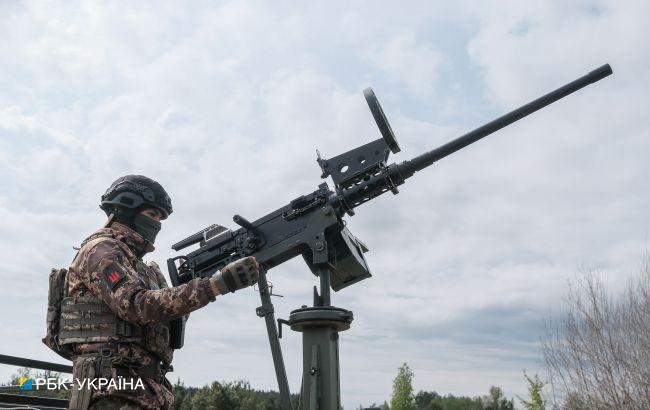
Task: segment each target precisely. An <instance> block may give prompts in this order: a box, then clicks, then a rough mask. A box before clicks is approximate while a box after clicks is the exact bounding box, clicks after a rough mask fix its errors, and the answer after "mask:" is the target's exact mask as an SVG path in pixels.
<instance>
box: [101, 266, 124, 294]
mask: <svg viewBox="0 0 650 410" xmlns="http://www.w3.org/2000/svg"><path fill="white" fill-rule="evenodd" d="M104 278H105V279H106V282H107V283H108V287H109V288H110V289H111V290H114V289H115V287H116V286H117V285H118V284H119V283H120V282H122V281H123V280H124V279H125V278H126V273H124V272H122V271H120V270H117V269H114V268H111V267H108V268H106V270H105V271H104Z"/></svg>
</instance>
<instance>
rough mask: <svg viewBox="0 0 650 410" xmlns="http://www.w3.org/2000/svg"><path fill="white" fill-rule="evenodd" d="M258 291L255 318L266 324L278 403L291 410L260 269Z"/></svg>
mask: <svg viewBox="0 0 650 410" xmlns="http://www.w3.org/2000/svg"><path fill="white" fill-rule="evenodd" d="M257 284H258V286H259V290H260V298H261V299H262V306H260V307H258V308H257V309H256V313H257V316H259V317H263V318H264V321H265V322H266V332H267V333H268V336H269V344H270V345H271V355H272V356H273V365H274V367H275V376H276V378H277V379H278V388H279V390H280V403H281V405H282V409H283V410H293V409H292V406H291V393H290V392H289V382H288V381H287V371H286V369H285V367H284V359H283V357H282V348H281V347H280V339H279V338H278V329H277V327H276V323H275V310H274V308H273V303H272V302H271V294H270V291H269V284H268V282H267V280H266V270H265V269H261V268H260V276H259V279H258V282H257Z"/></svg>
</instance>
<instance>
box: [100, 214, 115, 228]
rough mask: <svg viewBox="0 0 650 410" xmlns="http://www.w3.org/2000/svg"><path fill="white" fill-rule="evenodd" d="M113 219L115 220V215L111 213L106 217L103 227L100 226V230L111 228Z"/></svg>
mask: <svg viewBox="0 0 650 410" xmlns="http://www.w3.org/2000/svg"><path fill="white" fill-rule="evenodd" d="M114 218H115V214H114V213H113V212H111V213H110V215H108V219H107V220H106V223H105V224H104V226H102V228H108V227H109V226H111V223H113V219H114Z"/></svg>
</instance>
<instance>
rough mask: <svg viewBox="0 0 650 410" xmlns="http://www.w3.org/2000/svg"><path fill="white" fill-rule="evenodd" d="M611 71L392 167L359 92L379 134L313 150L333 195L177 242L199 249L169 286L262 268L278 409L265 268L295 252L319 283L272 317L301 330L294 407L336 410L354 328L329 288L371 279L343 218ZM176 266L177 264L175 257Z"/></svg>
mask: <svg viewBox="0 0 650 410" xmlns="http://www.w3.org/2000/svg"><path fill="white" fill-rule="evenodd" d="M610 74H612V69H611V67H610V66H609V65H608V64H605V65H603V66H601V67H599V68H597V69H595V70H593V71H591V72H589V73H588V74H587V75H585V76H583V77H580V78H578V79H577V80H575V81H572V82H570V83H568V84H566V85H564V86H562V87H560V88H558V89H556V90H554V91H552V92H550V93H548V94H546V95H544V96H542V97H540V98H537V99H536V100H533V101H531V102H530V103H528V104H525V105H523V106H521V107H520V108H517V109H515V110H513V111H511V112H509V113H507V114H505V115H503V116H501V117H499V118H497V119H495V120H493V121H490V122H489V123H487V124H485V125H483V126H481V127H479V128H477V129H475V130H473V131H470V132H468V133H467V134H465V135H462V136H460V137H458V138H456V139H454V140H452V141H450V142H448V143H446V144H444V145H442V146H440V147H438V148H436V149H434V150H432V151H429V152H426V153H424V154H421V155H419V156H417V157H415V158H413V159H411V160H407V161H404V162H402V163H400V164H396V163H393V164H388V157H389V155H390V153H391V152H392V153H398V152H399V151H400V147H399V144H398V142H397V139H396V138H395V135H394V134H393V131H392V129H391V127H390V125H389V123H388V120H387V119H386V116H385V115H384V112H383V110H382V108H381V105H380V104H379V101H378V100H377V98H376V96H375V94H374V92H373V91H372V89H370V88H368V89H366V90H364V96H365V98H366V101H367V103H368V106H369V107H370V111H371V113H372V115H373V117H374V119H375V121H376V123H377V126H378V128H379V130H380V133H381V136H382V137H381V138H379V139H377V140H374V141H372V142H369V143H367V144H365V145H362V146H360V147H357V148H354V149H352V150H350V151H347V152H345V153H343V154H340V155H337V156H335V157H333V158H330V159H324V158H322V157H321V155H320V153H318V157H317V162H318V165H319V166H320V168H321V171H322V174H321V178H327V177H330V176H331V177H332V181H333V183H334V187H333V188H334V189H333V190H331V189H330V188H329V187H328V185H327V183H322V184H320V185H319V186H318V189H317V190H315V191H314V192H312V193H309V194H307V195H303V196H300V197H298V198H296V199H294V200H293V201H290V202H289V204H287V205H286V206H284V207H282V208H280V209H277V210H275V211H273V212H271V213H269V214H267V215H265V216H263V217H261V218H259V219H257V220H255V221H253V222H249V221H247V220H246V219H244V218H243V217H241V216H238V215H235V217H234V218H233V221H234V222H235V223H236V224H237V225H239V226H240V228H238V229H236V230H234V231H233V230H228V229H226V228H224V227H222V226H219V225H211V226H210V227H208V228H206V229H204V230H202V231H200V232H198V233H196V234H194V235H191V236H190V237H188V238H186V239H184V240H183V241H180V242H178V243H176V244H175V245H174V246H173V249H174V250H175V251H180V250H182V249H185V248H186V247H188V246H191V245H194V244H197V243H198V244H199V248H198V249H196V250H194V251H192V252H190V253H187V254H186V255H182V256H177V257H174V258H171V259H168V261H167V266H168V269H169V275H170V278H171V281H172V283H173V285H174V286H178V285H179V284H182V283H185V282H187V281H189V280H191V279H193V278H196V277H209V276H211V275H213V274H214V273H215V272H217V271H218V270H219V269H221V268H223V267H224V266H225V265H227V264H229V263H230V262H233V261H235V260H237V259H240V258H242V257H245V256H255V257H256V258H257V260H258V262H259V263H260V266H261V268H262V269H261V273H260V279H259V291H260V296H261V299H262V306H260V307H259V308H257V314H258V316H260V317H264V318H265V321H266V326H267V331H268V336H269V342H270V344H271V351H272V354H273V360H274V364H275V370H276V376H277V378H278V385H279V388H280V393H281V397H282V406H283V408H288V409H290V408H291V403H290V402H289V389H288V383H287V379H286V372H285V369H284V362H283V359H282V353H281V349H280V345H279V341H278V331H277V327H276V323H275V319H274V313H273V312H274V311H273V305H272V303H271V301H270V291H269V287H268V283H267V280H266V272H267V271H268V270H270V269H272V268H274V267H276V266H278V265H280V264H282V263H283V262H286V261H287V260H289V259H292V258H294V257H296V256H299V255H301V256H302V257H303V258H304V260H305V262H306V263H307V266H308V267H309V269H310V270H311V271H312V273H313V274H314V275H316V276H318V277H319V279H320V293H319V292H318V290H317V289H316V287H314V306H313V307H310V308H301V309H297V310H294V311H293V312H291V315H290V318H289V320H288V321H286V320H279V321H278V324H279V325H281V324H287V325H289V326H290V327H291V328H292V329H293V330H295V331H299V332H302V333H303V390H302V395H301V397H302V403H303V404H301V408H304V409H316V408H325V409H338V408H339V407H340V397H339V376H338V332H339V331H343V330H346V329H348V328H349V327H350V323H351V322H352V318H353V316H352V312H350V311H347V310H345V309H340V308H336V307H333V306H331V303H330V302H331V301H330V288H331V289H333V290H335V291H338V290H341V289H343V288H345V287H348V286H350V285H352V284H354V283H356V282H358V281H360V280H363V279H366V278H368V277H370V276H371V273H370V269H369V267H368V264H367V262H366V260H365V257H364V253H365V252H367V251H368V248H367V247H366V246H365V245H364V244H363V242H361V241H360V240H359V239H357V238H356V237H355V236H354V235H352V233H351V232H350V231H349V230H348V229H347V228H346V226H345V221H344V220H343V217H344V215H345V214H347V215H350V216H352V215H354V209H355V208H356V207H358V206H359V205H361V204H363V203H365V202H367V201H369V200H371V199H374V198H376V197H378V196H379V195H381V194H383V193H385V192H388V191H390V192H392V193H393V194H397V193H398V188H397V187H398V186H400V185H402V184H403V183H404V182H405V181H406V179H408V178H410V177H411V176H413V174H415V173H416V172H418V171H421V170H422V169H424V168H426V167H428V166H430V165H432V164H433V163H435V162H436V161H438V160H440V159H442V158H444V157H446V156H448V155H451V154H453V153H454V152H456V151H458V150H460V149H462V148H465V147H466V146H468V145H470V144H473V143H474V142H477V141H478V140H480V139H482V138H484V137H486V136H488V135H490V134H492V133H494V132H495V131H498V130H500V129H501V128H503V127H505V126H507V125H509V124H512V123H513V122H515V121H518V120H520V119H521V118H523V117H525V116H527V115H530V114H532V113H533V112H535V111H537V110H539V109H541V108H543V107H545V106H547V105H549V104H552V103H554V102H555V101H557V100H559V99H561V98H563V97H565V96H567V95H569V94H571V93H573V92H575V91H578V90H580V89H581V88H583V87H586V86H587V85H589V84H592V83H595V82H596V81H599V80H601V79H603V78H605V77H607V76H608V75H610ZM177 260H180V261H181V263H180V266H178V267H177V266H176V261H177Z"/></svg>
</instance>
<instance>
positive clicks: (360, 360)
mask: <svg viewBox="0 0 650 410" xmlns="http://www.w3.org/2000/svg"><path fill="white" fill-rule="evenodd" d="M380 6H381V7H379V6H378V5H376V4H375V3H358V4H355V5H353V6H350V5H347V4H346V6H345V7H342V6H341V7H332V6H329V5H328V6H327V7H325V6H322V5H317V4H303V5H300V6H296V5H289V4H284V3H281V4H279V5H274V7H269V6H267V5H266V4H265V3H235V2H225V3H220V4H218V5H214V4H211V3H205V4H201V5H198V6H196V7H195V8H179V7H178V6H177V4H175V3H172V2H169V3H164V2H163V3H161V4H160V5H159V6H158V7H157V8H156V9H155V10H153V9H151V8H150V6H148V5H146V4H131V3H111V4H103V3H101V4H99V3H97V4H95V3H85V4H83V5H80V4H74V3H71V4H68V3H66V4H65V5H64V4H60V3H51V4H46V5H43V4H41V3H11V4H10V5H7V6H6V9H5V11H6V13H3V15H2V16H0V34H2V35H3V37H4V38H5V39H6V41H5V42H3V44H0V57H1V58H2V61H3V62H4V63H3V66H2V67H1V68H0V74H1V75H0V86H2V87H3V90H4V92H3V94H2V95H0V162H1V163H2V166H1V167H0V178H1V179H2V180H3V182H4V185H3V189H2V192H1V193H0V221H1V223H0V258H2V260H3V261H5V265H6V266H5V268H4V269H3V273H2V279H3V281H4V283H5V284H11V286H4V287H3V288H2V290H0V293H1V294H2V298H1V299H2V302H0V307H3V308H4V310H5V311H11V310H12V309H15V308H16V306H20V307H21V308H22V309H23V310H22V311H21V315H20V317H14V316H11V315H8V316H6V317H4V318H3V319H2V325H3V329H11V333H12V335H20V338H18V337H12V338H9V337H6V338H5V341H6V344H5V348H6V349H7V350H6V351H3V352H2V353H5V354H15V355H24V356H30V357H34V358H38V359H43V360H56V358H55V357H54V356H53V355H50V354H49V353H47V352H46V350H44V348H43V347H42V345H41V343H40V341H39V339H40V337H42V334H41V333H42V330H43V326H42V325H39V323H41V324H42V321H43V316H44V313H43V312H44V303H45V302H44V300H45V299H44V297H45V296H44V295H45V294H46V275H47V273H48V272H49V268H50V267H51V266H64V265H66V264H67V263H69V261H70V260H71V258H72V256H73V255H74V251H73V250H72V248H71V246H72V245H76V244H78V243H79V242H80V241H81V240H82V239H83V238H84V237H85V235H88V234H89V233H90V232H92V230H94V229H95V228H96V227H98V226H100V225H101V224H102V223H103V220H104V216H103V214H102V213H101V211H99V210H98V209H97V205H98V201H99V197H100V195H101V194H102V193H103V191H104V190H105V189H106V187H107V186H108V185H109V184H110V183H111V182H112V181H113V180H114V179H116V178H117V177H118V176H120V175H123V174H126V173H141V174H145V175H149V176H151V177H153V178H155V179H157V180H159V181H160V182H161V183H162V184H163V185H164V186H165V187H166V189H167V190H168V191H169V192H170V194H171V195H172V200H173V202H174V208H175V213H174V215H173V216H172V217H171V218H170V219H169V220H166V221H165V223H164V228H163V231H162V232H161V234H160V235H159V242H158V244H157V250H156V252H154V253H153V254H152V255H151V258H152V259H155V260H158V261H159V262H163V261H164V260H165V259H166V258H167V257H170V256H172V254H171V253H170V251H169V246H170V244H172V243H174V242H176V241H178V240H179V239H181V238H184V237H186V236H187V235H189V234H190V233H193V232H195V231H197V230H199V229H200V228H202V227H204V226H207V225H209V224H211V223H221V224H223V225H227V226H233V223H232V222H231V220H232V219H231V218H232V215H233V214H235V213H239V214H241V215H244V216H245V217H247V218H249V219H256V218H259V217H261V216H262V215H264V214H266V213H268V212H270V211H273V210H274V209H276V208H278V207H280V206H283V205H284V204H286V203H288V202H289V201H290V200H291V199H293V198H295V197H297V196H299V195H302V194H305V193H308V192H311V191H313V190H314V189H315V188H316V186H317V184H318V183H320V182H321V180H320V179H319V178H318V176H319V175H320V170H319V169H318V167H317V164H316V162H315V149H316V148H318V149H319V150H320V151H321V152H322V153H323V155H324V156H325V157H332V156H334V155H337V154H339V153H341V152H344V151H347V150H348V149H351V148H353V147H355V146H358V145H361V144H363V143H366V142H368V141H371V140H372V139H375V138H378V137H379V133H378V131H377V130H376V126H375V124H374V121H373V120H372V117H371V116H370V114H369V112H368V109H367V107H366V105H365V102H364V100H363V97H362V94H361V90H362V89H363V88H365V87H366V86H368V85H372V86H373V87H375V91H376V92H377V95H378V96H379V98H380V100H381V102H382V105H383V107H384V110H385V112H386V114H387V116H388V118H389V120H390V121H391V124H392V126H393V128H394V130H395V132H396V134H397V135H398V138H399V139H400V144H401V146H402V149H403V151H402V152H401V153H399V154H398V155H394V156H392V157H391V159H392V160H394V161H397V162H400V161H403V160H405V159H409V158H411V157H413V156H415V155H418V154H419V153H421V152H422V151H424V150H427V149H432V148H434V147H435V146H436V145H440V144H442V143H444V142H446V141H448V140H449V139H451V138H454V137H456V136H458V135H460V134H462V133H464V132H466V131H468V130H470V129H472V128H473V127H476V126H478V125H480V123H482V122H487V121H489V120H490V119H492V117H493V116H494V115H496V114H499V113H503V112H505V111H507V110H509V109H512V108H515V107H516V106H518V105H519V104H522V103H524V102H526V101H528V100H530V99H533V98H535V97H537V96H539V95H541V94H543V93H545V92H547V91H549V90H551V89H552V88H554V87H557V86H559V85H561V84H563V83H564V82H567V81H570V80H572V79H574V78H576V77H578V76H580V75H582V74H585V73H586V72H587V71H589V70H590V69H593V68H595V67H596V66H598V65H600V64H602V63H604V62H610V63H611V64H612V66H613V68H614V72H615V74H614V75H613V76H612V77H610V78H607V79H605V80H604V81H602V82H599V83H597V84H596V85H594V86H590V87H588V88H586V89H584V90H582V91H580V92H579V93H576V94H575V95H572V96H570V97H568V98H567V99H566V100H563V101H561V102H558V103H557V104H554V105H553V106H550V107H548V108H547V109H545V110H543V111H542V112H539V113H536V114H534V115H532V116H530V117H529V118H526V119H525V120H523V121H521V122H519V123H517V124H515V125H513V126H511V127H508V128H507V129H505V130H503V131H500V132H498V133H496V134H495V135H492V136H490V137H489V138H487V139H486V140H485V141H481V142H478V143H476V144H475V145H473V146H471V147H468V148H467V149H465V150H463V151H462V152H459V153H457V154H455V155H453V156H450V157H448V158H445V159H443V160H441V161H440V162H439V163H437V164H435V165H434V166H432V167H431V168H430V169H427V170H425V171H422V172H420V173H418V174H416V176H414V177H413V178H412V179H410V180H409V181H407V183H406V184H405V185H403V186H402V187H400V194H399V195H398V196H393V195H391V194H386V195H384V196H383V197H381V198H377V200H376V201H372V202H371V203H368V204H365V205H364V206H363V207H361V208H359V210H358V212H357V215H355V216H354V217H352V218H347V219H348V227H350V229H351V230H352V231H353V233H354V234H355V235H357V236H358V237H359V238H360V239H362V240H363V241H364V242H365V243H367V244H368V246H369V247H370V249H371V252H370V253H368V254H366V257H367V258H368V262H369V264H370V266H371V269H372V272H373V277H372V278H371V279H368V280H365V281H362V282H360V283H359V284H357V285H355V286H353V287H351V288H348V289H345V290H342V291H341V292H338V293H335V294H334V295H333V298H334V301H335V303H336V304H337V305H340V306H342V307H345V308H349V309H351V310H352V311H354V313H355V321H354V322H353V325H352V329H351V330H349V331H346V332H344V333H342V334H341V357H342V364H341V366H342V367H341V369H342V371H341V374H342V389H343V392H342V397H343V402H344V405H345V406H346V407H356V406H358V405H359V404H362V403H363V404H368V403H370V402H372V401H376V402H379V401H383V400H384V399H386V398H388V395H389V394H390V390H391V381H392V378H393V377H394V375H395V373H396V368H397V367H398V366H399V365H400V364H401V363H402V362H404V361H408V362H409V364H411V366H412V368H414V369H415V372H416V379H415V383H416V388H418V389H419V388H421V389H428V390H432V389H433V390H437V391H439V392H441V393H447V392H449V393H455V394H479V393H484V392H486V391H487V389H488V388H489V387H490V385H500V386H501V387H503V388H505V389H506V393H507V394H508V395H513V394H515V393H519V394H521V393H523V392H524V391H525V380H524V379H523V377H521V376H522V375H521V369H522V368H523V367H526V368H527V369H533V368H537V367H536V366H538V364H537V363H536V360H535V357H534V356H535V352H536V350H535V341H536V338H537V336H538V333H537V332H539V331H541V329H539V321H540V319H541V318H542V317H544V316H545V315H546V314H547V312H548V309H549V306H554V305H558V304H559V302H560V301H561V299H562V294H563V292H564V290H565V285H566V279H567V278H568V277H570V276H571V275H572V274H573V273H574V272H575V271H576V270H577V268H578V266H581V265H585V264H586V265H590V266H598V267H601V268H603V269H604V270H605V271H607V272H608V273H609V278H610V280H611V281H612V283H614V284H616V283H619V282H620V281H622V278H624V277H625V276H627V275H628V274H629V273H630V272H633V271H634V270H635V269H636V268H637V266H638V260H639V257H640V256H641V255H642V254H643V252H644V250H645V248H646V247H647V232H648V224H649V221H648V216H647V209H649V208H650V193H648V192H647V190H645V189H644V187H645V186H646V185H647V184H646V181H645V176H646V175H648V171H650V170H649V169H648V165H647V160H646V158H645V153H646V152H647V150H648V141H647V136H648V130H649V129H650V124H649V123H648V119H647V116H646V115H645V112H644V110H643V109H639V107H644V106H645V105H644V104H645V101H646V99H647V95H646V94H647V93H646V92H645V90H646V89H647V87H648V84H649V81H650V78H648V71H647V66H648V64H647V63H648V61H647V59H648V57H647V56H648V52H647V51H648V44H647V41H646V40H645V39H646V38H647V37H648V34H649V33H648V28H647V25H646V24H643V22H642V20H641V19H642V16H644V15H647V12H646V11H647V10H646V9H647V5H645V3H641V2H637V3H634V2H626V3H620V4H618V3H617V4H616V5H610V4H605V3H597V2H596V3H593V2H579V3H576V4H573V5H566V4H564V3H561V2H549V3H543V4H541V3H539V4H534V5H531V4H527V5H526V7H523V6H521V5H519V3H517V2H512V3H508V4H506V5H504V4H503V3H486V4H480V5H479V4H476V3H465V2H459V3H457V4H456V3H455V4H453V5H447V4H434V5H431V4H430V3H429V2H422V3H414V4H412V5H411V6H410V7H403V6H402V5H396V4H392V3H384V4H381V5H380ZM644 12H645V14H644ZM9 44H11V45H12V46H11V47H9ZM270 277H271V280H272V281H273V282H274V284H275V286H276V289H275V290H276V291H277V292H278V293H280V294H283V295H285V297H284V298H277V299H276V300H274V302H275V303H276V311H277V312H278V317H285V318H286V316H288V312H290V311H291V310H292V309H295V308H297V307H299V306H301V305H302V304H305V303H308V302H309V300H310V297H311V295H310V292H311V286H312V285H313V284H314V283H315V282H316V281H315V278H314V277H313V275H312V274H311V273H309V272H308V271H307V269H306V268H305V266H304V263H303V262H302V260H300V259H296V260H292V261H290V262H288V263H286V264H283V265H282V266H280V267H278V268H276V269H274V270H273V271H271V273H270ZM258 304H259V300H258V298H257V296H256V295H255V293H254V291H253V290H248V291H243V292H239V293H237V294H236V295H230V296H227V297H224V298H220V300H219V301H218V302H215V303H214V304H213V305H211V306H209V307H207V308H205V309H203V310H201V311H200V312H197V313H196V314H194V315H193V317H192V319H191V321H190V324H189V330H188V332H189V333H188V336H187V338H186V343H187V346H186V348H184V349H183V350H182V351H180V352H178V354H177V355H176V356H177V360H176V362H175V368H176V369H177V370H176V372H175V374H174V376H173V377H180V378H182V379H184V380H186V382H187V383H189V384H194V385H201V384H203V383H205V382H207V381H208V380H214V379H221V380H233V379H237V378H245V379H249V380H250V381H251V383H252V384H253V385H254V386H256V387H260V388H275V379H274V377H275V376H274V373H273V369H272V366H271V359H270V356H269V355H268V347H267V341H266V334H265V330H264V328H263V323H262V321H260V320H259V318H257V317H256V316H255V315H254V308H255V307H256V306H258ZM286 334H287V336H285V338H284V339H283V345H284V347H285V360H286V362H287V369H288V373H289V379H290V381H291V385H292V390H294V391H297V390H298V388H299V380H300V354H299V350H300V337H299V335H297V334H295V333H293V332H287V333H286ZM5 336H7V335H5ZM206 363H214V365H211V366H207V365H205V364H206ZM251 369H255V370H254V371H252V372H251ZM10 372H11V371H10V370H6V371H5V373H1V372H0V376H1V375H3V374H6V375H8V374H9V373H10ZM368 374H372V375H373V376H372V377H368Z"/></svg>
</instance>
